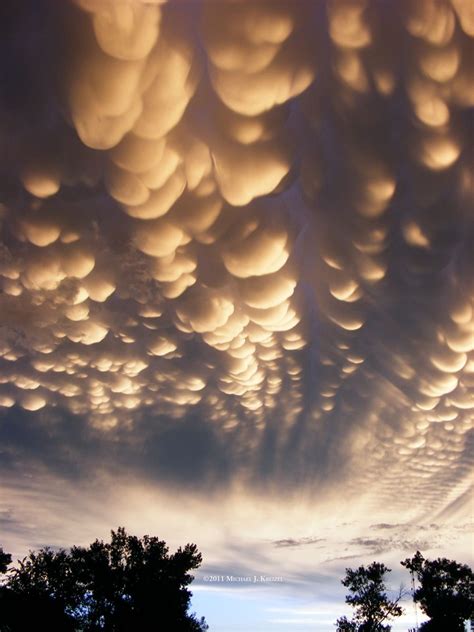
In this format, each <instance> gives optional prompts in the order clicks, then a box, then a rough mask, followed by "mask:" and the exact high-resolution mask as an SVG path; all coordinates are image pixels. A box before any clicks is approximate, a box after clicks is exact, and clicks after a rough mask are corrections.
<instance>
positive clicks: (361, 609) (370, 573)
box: [336, 562, 403, 632]
mask: <svg viewBox="0 0 474 632" xmlns="http://www.w3.org/2000/svg"><path fill="white" fill-rule="evenodd" d="M386 573H390V569H389V568H387V567H386V566H385V564H380V563H379V562H372V564H370V565H369V566H367V567H365V566H359V568H357V569H355V570H353V569H351V568H346V576H345V578H344V579H343V580H341V583H342V584H343V586H346V588H349V591H350V593H351V594H349V595H347V597H346V603H348V604H350V605H351V606H353V608H354V609H355V612H354V617H353V619H352V620H348V619H347V617H341V618H340V619H338V620H337V623H336V625H337V632H389V630H391V627H390V626H389V625H386V624H385V623H384V622H386V621H388V620H389V619H391V618H394V617H399V616H400V615H401V614H402V612H403V610H402V608H401V607H400V606H399V605H398V602H399V601H400V599H401V597H402V593H401V590H400V592H399V595H398V597H397V598H396V599H394V600H391V599H389V598H388V596H387V593H386V586H385V581H384V576H385V574H386Z"/></svg>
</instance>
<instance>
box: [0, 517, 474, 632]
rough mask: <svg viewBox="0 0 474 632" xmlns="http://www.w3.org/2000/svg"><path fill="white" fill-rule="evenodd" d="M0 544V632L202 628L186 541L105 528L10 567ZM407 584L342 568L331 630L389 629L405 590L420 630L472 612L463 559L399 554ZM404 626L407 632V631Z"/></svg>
mask: <svg viewBox="0 0 474 632" xmlns="http://www.w3.org/2000/svg"><path fill="white" fill-rule="evenodd" d="M11 561H12V559H11V555H10V554H8V553H6V552H4V551H3V549H1V548H0V575H2V576H3V581H2V582H0V632H31V631H33V630H37V629H44V628H45V627H46V629H48V630H53V631H54V630H58V631H61V632H135V631H137V632H138V631H139V632H205V631H206V630H208V629H209V627H208V625H207V623H206V621H205V619H204V617H202V618H201V619H198V618H197V617H196V615H195V614H194V613H192V614H191V613H189V607H190V600H191V596H192V593H191V591H190V590H188V588H187V586H189V584H190V583H191V582H192V581H193V579H194V578H193V576H192V575H190V574H189V571H191V570H193V569H196V568H198V567H199V566H200V564H201V562H202V556H201V554H200V553H199V552H198V550H197V547H196V545H195V544H186V546H185V547H184V548H181V547H180V548H179V549H178V550H177V551H176V552H175V553H173V554H170V553H169V549H168V547H167V546H166V543H165V542H164V541H162V540H159V539H158V538H156V537H150V536H148V535H145V536H143V537H142V538H138V537H136V536H132V535H128V534H127V533H126V531H125V529H124V528H123V527H119V528H118V529H117V531H111V540H110V542H103V541H102V540H96V541H95V542H93V543H92V544H91V545H90V546H89V547H87V548H85V547H80V546H74V547H72V548H71V549H70V550H69V551H66V550H64V549H60V550H52V549H50V548H43V549H40V550H39V551H38V552H30V553H29V555H28V556H27V557H25V558H24V559H23V560H21V561H19V562H18V565H17V566H16V567H11V566H10V565H11ZM401 564H402V566H404V567H405V568H407V569H408V571H409V572H410V573H411V576H412V583H413V587H412V589H411V590H406V589H404V588H403V587H400V589H399V591H398V593H397V594H396V595H395V596H394V597H393V598H390V597H389V596H388V594H387V588H386V584H385V576H386V574H387V573H390V572H391V569H389V568H387V566H385V564H381V563H379V562H372V564H370V565H368V566H359V567H358V568H357V569H351V568H347V569H346V576H345V577H344V579H342V580H341V581H342V584H343V585H344V586H345V587H346V588H348V589H349V594H348V595H347V596H346V603H348V604H349V605H351V606H352V607H353V609H354V615H353V617H352V619H348V618H347V617H341V618H339V619H338V620H337V622H336V624H335V625H336V628H337V632H390V630H391V626H390V621H391V620H392V619H395V618H397V617H400V616H401V615H402V614H403V608H402V606H401V605H400V603H401V601H402V599H403V598H404V597H405V596H407V595H408V594H411V595H412V597H413V599H414V601H415V603H416V604H419V607H420V609H421V611H422V612H423V613H425V614H426V615H427V616H428V617H429V620H428V621H425V622H423V623H422V624H421V625H420V626H419V627H418V628H417V630H419V631H420V632H463V631H464V622H465V621H466V620H468V619H471V618H473V617H474V599H473V595H474V576H473V573H472V570H471V569H470V567H469V566H467V565H466V564H459V563H458V562H455V561H453V560H448V559H446V558H438V559H436V560H427V559H425V558H424V557H423V555H422V554H421V553H420V552H419V551H417V552H416V553H415V555H414V556H413V557H412V558H407V559H405V560H404V561H402V562H401ZM410 632H414V631H410Z"/></svg>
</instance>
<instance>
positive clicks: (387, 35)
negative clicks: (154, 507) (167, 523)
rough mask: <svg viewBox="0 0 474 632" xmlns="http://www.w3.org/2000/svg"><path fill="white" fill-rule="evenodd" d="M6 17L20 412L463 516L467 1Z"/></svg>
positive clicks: (9, 248) (0, 259) (471, 335)
mask: <svg viewBox="0 0 474 632" xmlns="http://www.w3.org/2000/svg"><path fill="white" fill-rule="evenodd" d="M9 4H12V3H7V7H6V9H2V11H3V12H4V13H5V19H7V23H8V25H9V26H10V27H11V28H10V29H9V35H8V37H7V38H6V39H5V41H3V43H2V44H1V48H2V60H1V64H2V74H3V82H2V83H3V84H4V86H5V93H4V95H3V99H2V110H1V120H0V143H1V146H2V150H1V151H2V153H3V159H2V165H1V173H0V178H1V190H2V195H3V197H2V204H1V206H0V214H1V215H0V216H1V222H2V228H1V231H2V233H1V235H2V243H1V250H0V274H1V277H0V279H1V283H2V293H1V295H0V309H1V323H2V327H1V329H0V347H1V349H0V351H1V360H0V362H1V364H0V375H1V378H0V382H1V383H0V404H1V405H2V406H3V407H6V408H7V409H8V408H11V407H20V408H22V409H24V410H25V411H30V412H31V413H32V414H36V415H37V418H38V422H37V423H38V424H40V425H41V424H42V423H46V422H45V421H44V420H45V419H47V416H48V415H49V414H51V410H52V408H56V409H58V410H66V411H69V412H70V413H73V414H74V415H79V416H81V418H84V419H85V420H86V423H87V427H88V432H90V433H91V435H90V436H91V437H94V439H93V440H95V441H97V442H103V441H106V442H107V441H111V442H114V441H120V442H124V443H125V444H126V445H129V446H132V447H131V448H130V449H133V446H135V445H136V444H137V442H138V443H139V442H140V441H145V440H146V437H147V436H148V435H147V433H149V432H153V428H154V424H155V425H156V427H157V428H158V427H159V425H160V423H161V422H160V419H163V418H167V419H168V420H169V419H172V420H173V424H178V425H179V424H181V423H183V420H188V421H186V424H187V425H186V428H189V427H190V425H192V423H191V424H189V419H190V418H191V420H192V418H193V417H197V418H199V423H200V424H202V423H205V424H206V426H207V427H209V428H210V431H211V432H212V436H213V437H217V439H218V444H219V445H220V446H225V450H226V455H227V456H228V458H229V459H230V460H231V461H232V463H233V464H234V465H235V468H236V469H235V475H237V472H239V473H240V474H242V475H243V476H244V478H245V477H248V476H250V478H252V477H253V475H254V473H255V472H260V473H261V472H263V471H266V472H267V473H270V478H271V477H275V480H280V481H281V480H285V481H287V482H291V481H293V482H299V483H300V484H301V483H304V484H305V485H306V486H308V488H310V489H313V487H315V486H318V488H319V487H320V486H321V482H322V481H332V480H334V479H337V480H339V479H340V480H342V481H344V484H345V485H346V486H347V485H348V486H349V488H350V489H352V488H353V489H354V491H357V490H360V489H361V486H366V485H367V486H368V487H370V488H373V489H376V490H377V498H378V499H379V500H380V498H385V497H390V498H392V497H393V494H394V491H397V498H398V500H399V501H400V502H402V501H403V502H406V500H407V498H411V497H412V496H415V495H416V496H417V497H418V496H419V494H420V491H421V492H422V496H423V498H424V500H426V501H427V502H429V503H431V504H433V503H434V504H437V503H442V502H447V500H449V498H450V493H451V491H452V490H458V492H459V486H458V483H459V484H461V486H462V485H463V481H464V480H465V478H466V474H467V472H468V469H467V468H468V455H469V439H470V437H471V436H472V435H471V434H470V432H471V428H472V423H473V417H474V415H473V408H474V402H473V388H472V387H473V383H474V355H473V348H474V319H473V318H474V316H473V314H474V306H473V295H474V292H473V289H474V288H473V283H474V280H473V279H474V276H473V271H474V228H473V227H474V214H473V175H472V174H473V166H474V165H473V163H474V160H473V157H474V156H473V143H472V140H473V139H472V132H473V106H474V81H473V59H474V40H473V37H474V12H473V5H472V3H471V2H470V1H469V0H451V1H450V2H449V1H446V2H442V1H441V2H435V1H433V0H419V1H418V0H417V1H416V2H410V1H407V2H399V1H398V0H397V1H395V0H393V1H389V2H382V1H375V0H374V1H372V2H368V1H364V0H328V1H327V2H309V1H308V2H304V1H299V2H294V1H288V2H283V1H279V0H271V1H270V0H268V1H255V2H254V1H252V2H244V1H229V2H227V1H221V2H216V1H215V0H214V1H206V0H203V1H202V2H198V1H196V2H179V1H171V2H168V3H160V2H149V3H142V2H134V3H122V2H105V1H103V0H100V1H99V0H77V1H76V2H70V3H63V4H62V5H61V6H60V4H59V3H57V2H39V3H38V2H37V3H25V6H24V7H23V8H20V9H18V10H16V13H15V15H14V16H13V13H11V12H10V13H9V11H8V5H9ZM8 20H9V22H8ZM11 410H13V411H14V410H16V408H11ZM34 411H39V412H38V413H34ZM9 414H10V415H12V414H13V413H12V412H11V411H10V413H8V412H7V413H5V415H6V416H7V417H8V415H9ZM5 415H4V417H5ZM143 419H146V420H147V426H146V427H147V431H146V432H144V431H143ZM64 423H69V417H68V418H67V420H66V419H65V420H64ZM196 423H197V422H196ZM138 427H139V428H141V430H140V432H138V430H137V428H138ZM150 429H151V430H150ZM48 432H49V431H48ZM51 432H52V431H51ZM182 436H183V439H184V440H185V439H186V433H183V435H182ZM190 436H191V437H192V434H191V435H190ZM91 440H92V439H91ZM213 445H214V444H213ZM7 449H8V448H7ZM204 449H205V448H204ZM209 449H211V448H209ZM226 458H227V457H226ZM269 459H270V460H271V465H269ZM211 467H212V466H211ZM216 467H217V465H216ZM240 474H239V475H240ZM402 475H403V476H406V475H409V480H408V482H407V484H406V488H405V491H404V492H403V493H402V492H400V489H399V488H400V478H401V476H402ZM395 502H397V501H396V500H395Z"/></svg>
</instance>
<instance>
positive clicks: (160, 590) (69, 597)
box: [0, 528, 208, 632]
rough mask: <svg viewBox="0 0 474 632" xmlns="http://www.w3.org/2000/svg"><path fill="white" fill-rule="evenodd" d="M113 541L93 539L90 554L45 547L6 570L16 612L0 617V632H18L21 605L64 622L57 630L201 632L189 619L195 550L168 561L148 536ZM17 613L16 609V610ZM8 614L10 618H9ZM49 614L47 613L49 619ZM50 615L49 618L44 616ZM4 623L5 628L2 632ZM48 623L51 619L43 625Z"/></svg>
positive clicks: (120, 535)
mask: <svg viewBox="0 0 474 632" xmlns="http://www.w3.org/2000/svg"><path fill="white" fill-rule="evenodd" d="M111 535H112V537H111V542H110V543H108V542H106V543H104V542H103V541H101V540H96V541H95V542H93V543H92V544H91V545H90V546H89V547H88V548H84V547H77V546H75V547H73V548H72V549H71V550H70V551H69V552H67V551H65V550H59V551H53V550H51V549H48V548H45V549H41V550H40V551H39V552H38V553H34V552H32V553H30V554H29V556H28V557H27V558H25V559H23V560H22V561H21V562H19V567H18V568H13V569H10V571H8V579H7V582H6V589H7V590H8V601H9V603H10V605H11V607H10V608H9V609H8V608H7V610H8V612H9V613H10V614H9V616H10V619H9V620H7V619H6V617H7V615H4V614H0V630H1V631H2V632H4V631H5V632H6V631H8V632H10V630H11V632H16V631H18V632H20V630H21V631H23V630H27V629H28V630H29V629H31V630H33V629H36V627H37V623H38V621H41V620H42V618H39V619H36V625H35V626H34V627H31V628H28V627H15V626H16V623H17V622H16V620H15V616H16V615H18V617H20V616H21V614H22V613H21V612H20V610H18V609H21V606H22V604H25V603H30V604H31V606H32V607H31V608H30V609H32V608H35V607H37V608H39V609H40V614H41V613H42V612H43V613H45V612H46V611H47V612H49V615H48V616H53V615H54V616H56V617H57V618H58V621H59V618H61V617H62V622H61V624H60V625H59V623H58V624H57V625H56V627H54V628H53V627H50V628H49V629H60V630H64V631H68V630H76V631H77V632H79V631H80V632H99V631H104V632H130V631H131V630H140V631H143V632H152V631H153V632H161V631H165V630H166V631H167V630H173V631H176V632H202V631H203V630H207V629H208V626H207V624H206V622H205V620H204V618H202V619H201V620H198V619H197V618H196V616H195V615H194V614H189V613H188V609H189V606H190V599H191V592H190V591H189V590H188V589H187V586H188V585H189V584H190V583H191V582H192V580H193V576H192V575H190V574H189V573H188V571H189V570H191V569H195V568H198V567H199V566H200V564H201V561H202V557H201V554H200V553H199V552H198V550H197V547H196V545H195V544H187V545H186V546H185V547H184V548H179V549H178V550H177V551H176V553H173V554H169V552H168V547H167V546H166V544H165V542H163V541H162V540H159V539H158V538H156V537H150V536H147V535H145V536H144V537H143V538H137V537H135V536H131V535H128V534H127V533H126V532H125V529H123V528H119V529H118V530H117V531H112V532H111ZM15 606H16V607H15ZM7 610H5V612H7ZM47 612H46V614H47ZM45 616H46V615H45ZM2 620H5V621H4V626H8V625H10V626H11V627H3V628H2V627H1V625H2ZM43 620H44V621H48V623H49V620H48V618H45V619H43Z"/></svg>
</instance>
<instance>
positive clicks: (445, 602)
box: [401, 551, 474, 632]
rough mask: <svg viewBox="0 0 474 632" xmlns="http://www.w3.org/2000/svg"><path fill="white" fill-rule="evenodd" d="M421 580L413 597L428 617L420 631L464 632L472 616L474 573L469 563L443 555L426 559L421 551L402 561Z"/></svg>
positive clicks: (473, 615)
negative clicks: (465, 622)
mask: <svg viewBox="0 0 474 632" xmlns="http://www.w3.org/2000/svg"><path fill="white" fill-rule="evenodd" d="M401 564H402V566H405V567H406V568H407V569H408V570H409V571H410V572H411V573H412V574H414V575H415V576H416V578H417V580H418V582H419V584H420V586H419V587H418V588H417V589H416V590H415V592H414V595H413V599H414V601H415V603H419V604H420V606H421V609H422V610H423V612H424V613H425V614H427V615H428V616H429V617H430V620H429V621H426V622H425V623H423V624H422V625H421V626H420V630H423V632H441V631H446V630H449V631H450V632H463V630H464V621H465V620H466V619H471V618H473V617H474V575H473V572H472V570H471V568H470V567H469V566H467V565H466V564H459V563H458V562H455V561H453V560H448V559H446V558H444V557H443V558H437V559H436V560H427V559H425V558H424V557H423V555H422V554H421V553H420V551H417V552H416V553H415V555H414V556H413V557H412V558H407V559H406V560H404V561H403V562H401Z"/></svg>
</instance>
